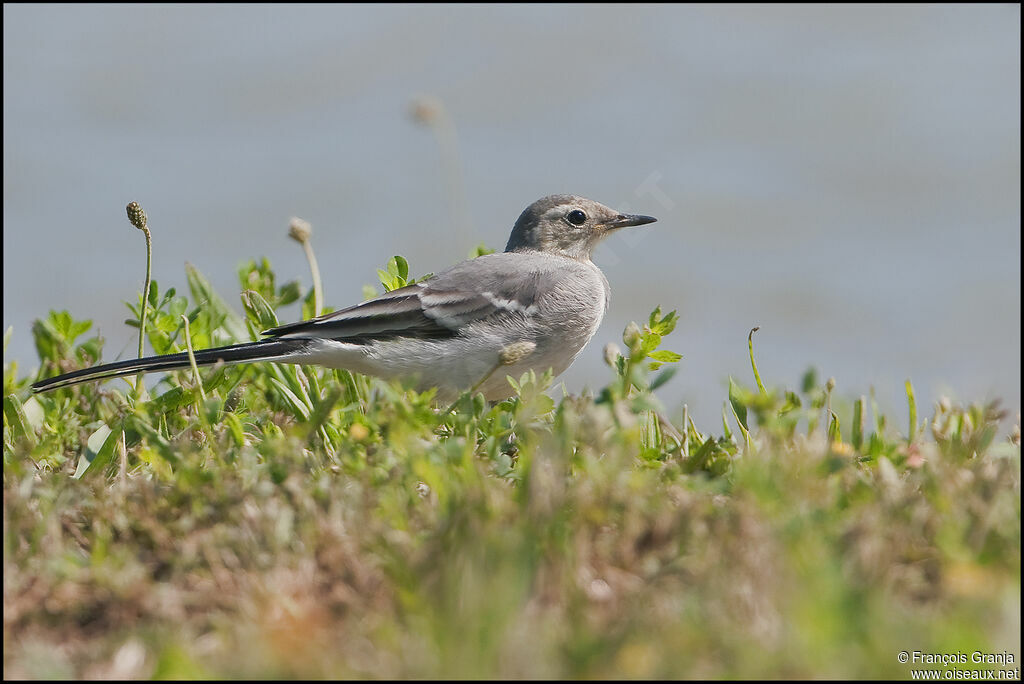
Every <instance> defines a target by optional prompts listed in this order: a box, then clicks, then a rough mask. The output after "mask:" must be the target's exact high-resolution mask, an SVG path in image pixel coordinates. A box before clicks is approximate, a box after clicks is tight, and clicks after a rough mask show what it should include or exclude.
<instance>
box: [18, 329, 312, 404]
mask: <svg viewBox="0 0 1024 684" xmlns="http://www.w3.org/2000/svg"><path fill="white" fill-rule="evenodd" d="M308 344H309V340H305V339H275V340H261V341H259V342H245V343H243V344H232V345H228V346H227V347H217V348H215V349H200V350H198V351H196V352H194V356H195V358H196V365H198V366H209V365H212V364H215V363H217V362H218V361H223V362H224V363H238V362H240V361H275V360H279V359H283V358H285V357H288V356H291V355H293V354H295V353H296V352H301V351H302V349H303V348H304V347H305V346H306V345H308ZM190 365H191V363H190V362H189V359H188V354H187V353H186V352H182V353H180V354H165V355H164V356H147V357H146V358H143V359H127V360H125V361H116V362H114V363H105V364H103V365H102V366H93V367H92V368H83V369H82V370H76V371H72V372H70V373H64V374H63V375H58V376H57V377H54V378H48V379H46V380H40V381H39V382H37V383H35V384H33V385H32V391H33V392H48V391H50V390H55V389H58V388H61V387H69V386H70V385H77V384H78V383H80V382H89V381H90V380H105V379H107V378H119V377H121V376H122V375H134V374H136V373H140V372H148V371H169V370H179V369H181V368H188V367H189V366H190Z"/></svg>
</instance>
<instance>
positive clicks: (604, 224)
mask: <svg viewBox="0 0 1024 684" xmlns="http://www.w3.org/2000/svg"><path fill="white" fill-rule="evenodd" d="M655 220H656V219H654V218H652V217H650V216H638V215H633V214H623V213H620V212H618V211H615V210H614V209H610V208H608V207H606V206H605V205H603V204H601V203H600V202H595V201H594V200H589V199H586V198H584V197H577V196H576V195H549V196H548V197H543V198H541V199H539V200H537V201H536V202H534V203H533V204H531V205H530V206H528V207H527V208H526V209H525V210H524V211H523V213H522V214H520V215H519V219H518V220H517V221H516V224H515V226H513V228H512V234H511V235H510V236H509V238H508V244H507V245H505V251H506V252H523V251H538V252H551V253H556V254H563V255H565V256H568V257H571V258H573V259H589V258H590V255H591V254H592V253H593V251H594V248H595V247H596V246H597V244H598V243H599V242H600V241H601V240H602V239H603V238H604V237H605V236H607V235H608V234H609V233H610V232H612V231H613V230H616V229H618V228H624V227H626V226H639V225H643V224H645V223H652V222H654V221H655Z"/></svg>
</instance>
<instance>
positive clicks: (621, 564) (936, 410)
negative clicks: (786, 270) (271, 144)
mask: <svg viewBox="0 0 1024 684" xmlns="http://www.w3.org/2000/svg"><path fill="white" fill-rule="evenodd" d="M187 276H188V283H189V290H190V293H189V294H190V297H191V299H190V300H189V299H188V298H186V297H185V296H182V295H180V294H178V293H176V292H175V291H174V290H173V289H172V290H167V291H165V292H161V291H160V289H159V286H158V285H157V284H156V283H153V284H152V286H151V287H150V288H149V290H148V292H147V297H146V302H143V301H142V299H141V298H140V299H139V301H138V305H134V304H133V305H129V309H130V310H131V316H132V318H131V319H130V320H129V321H128V323H129V324H130V325H136V326H138V325H139V324H140V321H141V319H142V318H143V316H145V315H147V313H148V319H149V322H148V327H147V329H146V335H147V338H148V340H149V343H150V346H151V347H152V348H153V350H154V351H155V352H156V353H168V352H172V351H182V350H185V349H186V346H187V345H186V340H185V337H184V336H185V334H186V331H185V326H184V325H183V322H182V319H181V317H182V316H185V317H186V318H187V320H188V321H189V326H188V328H189V334H190V342H191V346H192V347H193V348H194V349H200V348H204V347H208V346H213V345H217V344H226V343H230V342H233V341H238V340H245V339H254V338H255V337H256V336H257V333H258V331H259V330H261V329H265V328H268V327H272V326H274V325H276V324H277V323H278V321H277V317H276V314H275V310H276V309H277V308H279V307H280V306H283V305H285V304H288V303H291V302H294V301H297V300H299V299H300V298H301V297H302V290H301V288H300V286H299V285H298V283H296V282H291V283H286V284H284V285H281V286H278V285H277V284H276V282H275V275H274V273H273V271H272V269H271V268H270V265H269V263H268V262H267V261H266V260H262V261H261V262H250V263H248V264H245V265H244V266H243V267H242V268H241V269H240V271H239V280H240V285H241V289H242V298H241V299H242V304H243V308H244V310H245V317H244V318H242V317H239V316H238V315H237V314H235V313H234V312H233V311H232V310H231V309H230V308H229V307H228V306H227V305H226V304H225V303H224V301H223V300H222V299H221V297H220V296H218V295H217V293H215V292H214V291H213V289H212V288H211V287H210V285H209V283H208V282H207V281H206V279H205V278H204V277H203V276H202V275H201V274H200V273H198V272H197V271H196V270H195V269H193V268H189V269H188V272H187ZM381 280H382V283H384V284H385V287H389V288H390V287H397V286H400V285H401V284H404V283H405V282H408V264H407V262H405V260H404V259H401V258H400V257H399V258H396V259H393V260H392V261H391V262H390V263H389V264H388V267H387V269H386V270H383V271H381ZM144 305H145V306H146V308H145V309H144V308H143V307H144ZM313 307H314V299H313V293H312V292H310V293H309V294H308V295H307V296H306V297H305V298H304V300H303V309H304V316H308V315H310V314H311V313H312V309H313ZM674 325H675V316H674V314H667V315H662V314H661V312H660V311H655V312H654V313H653V314H652V315H651V316H650V317H649V318H648V319H647V321H646V322H645V323H644V324H643V325H636V324H633V325H631V326H629V327H627V329H626V331H625V334H624V336H623V349H624V350H625V351H620V350H616V349H613V348H610V349H607V350H606V352H605V356H606V359H607V360H608V362H609V366H610V367H609V371H608V376H607V378H605V379H604V380H603V382H604V386H603V388H602V389H601V390H600V391H599V392H598V393H597V394H596V396H562V395H561V393H559V392H558V391H555V392H554V393H553V394H554V395H555V396H558V398H557V399H552V398H551V396H549V394H548V393H546V390H547V389H548V387H549V385H550V382H551V379H550V378H549V377H535V376H533V377H523V378H516V379H514V384H515V386H516V387H517V393H516V396H515V397H514V398H512V399H510V400H508V401H504V402H501V403H499V404H496V405H493V406H490V405H488V404H487V403H486V402H484V401H483V398H482V396H471V395H469V394H466V395H464V396H463V397H462V398H461V399H459V400H458V401H457V402H456V403H455V404H454V406H453V407H452V410H451V411H450V412H447V413H446V412H443V411H439V410H437V408H436V407H435V405H434V402H433V401H432V393H430V392H427V393H422V394H421V393H417V392H415V391H413V390H411V389H408V388H406V387H403V386H401V385H400V384H389V383H385V382H381V381H378V380H374V379H368V378H365V377H361V376H356V375H353V374H350V373H348V372H345V371H333V370H325V369H321V368H317V367H297V366H281V365H273V364H252V365H245V366H237V367H228V368H213V369H204V370H202V371H200V373H199V375H200V377H201V384H199V383H197V382H196V380H195V377H194V375H193V373H192V372H191V370H189V371H181V372H177V373H172V374H169V375H167V376H165V377H164V379H163V380H162V381H161V382H160V383H159V384H158V385H156V386H155V388H154V389H153V390H152V391H151V393H150V396H146V397H143V398H139V397H136V396H135V395H134V393H133V391H132V387H131V385H129V384H127V383H124V382H122V381H111V382H108V383H105V384H87V385H81V386H77V387H74V388H71V389H66V390H59V391H56V392H53V393H48V394H44V395H37V396H32V395H30V394H29V393H28V390H27V386H28V384H29V383H30V381H31V380H32V379H35V378H36V377H44V376H50V375H52V374H55V373H56V372H58V371H64V370H69V369H72V368H78V367H84V366H88V365H92V364H93V363H96V362H97V361H98V360H99V358H100V355H101V349H102V340H100V339H98V338H95V337H92V338H88V337H86V338H85V339H82V338H83V336H85V335H86V334H87V333H88V331H89V328H90V326H89V322H88V321H78V320H75V319H74V318H73V317H72V316H71V315H69V314H67V313H66V312H51V313H50V314H49V316H47V317H46V318H44V319H41V320H40V321H38V322H37V324H36V325H35V327H34V329H33V335H34V338H35V341H36V348H37V350H38V352H39V357H40V360H41V365H40V368H39V371H38V372H37V373H36V374H35V376H33V378H31V379H30V378H28V377H23V376H21V375H19V372H18V367H17V364H15V363H13V362H11V363H8V362H7V361H6V360H5V365H4V427H3V440H4V476H3V479H4V656H3V660H4V674H5V677H13V678H20V677H27V678H53V677H69V678H70V677H76V678H80V677H85V678H106V677H130V678H135V677H143V678H149V677H152V678H197V677H222V678H250V677H251V678H268V677H270V678H274V677H281V678H298V677H309V678H342V677H346V678H347V677H371V678H390V677H396V678H434V677H437V678H444V677H461V678H466V677H489V678H494V677H502V678H515V677H556V678H569V677H571V678H602V677H615V678H620V677H623V678H646V677H666V678H668V677H671V678H698V677H699V678H757V677H769V678H825V677H856V678H881V677H900V678H906V677H908V676H909V670H910V665H904V664H901V663H900V662H899V661H898V659H897V653H898V652H899V651H903V650H906V651H910V652H913V651H915V650H917V651H922V652H925V653H958V652H962V653H965V654H968V656H970V654H972V653H973V652H975V651H980V652H982V653H1002V652H1004V651H1006V652H1009V653H1010V654H1011V655H1012V656H1013V657H1014V664H1011V665H1007V666H1006V667H1007V668H1012V667H1018V668H1019V662H1020V648H1019V645H1020V608H1019V602H1020V539H1021V528H1020V513H1021V511H1020V446H1019V443H1020V437H1019V426H1018V427H1017V428H1016V431H1015V433H1014V434H1013V435H1009V436H1006V435H999V434H998V429H999V428H998V425H999V420H1000V418H1001V416H1002V414H1001V413H1000V411H999V409H998V407H997V406H995V405H986V406H982V405H971V406H952V405H949V404H948V403H941V404H939V405H936V406H935V407H933V411H932V416H931V417H930V418H927V419H924V420H920V421H919V419H918V418H917V411H918V410H920V409H922V408H923V407H918V406H916V402H915V401H914V399H913V391H912V387H911V386H910V385H909V383H908V385H907V390H908V391H907V394H908V413H909V414H910V415H911V416H914V417H913V418H912V419H911V421H910V422H909V423H907V422H905V421H904V422H903V423H902V425H899V426H897V423H898V422H899V421H896V420H893V419H891V418H889V417H886V416H882V415H880V414H879V413H878V411H877V409H875V408H874V405H873V402H871V401H870V400H869V399H868V398H866V397H860V398H852V399H850V398H841V397H838V396H836V397H833V394H834V393H835V389H834V387H835V383H834V381H829V382H826V383H822V382H820V381H819V380H818V378H817V376H816V375H815V374H814V373H813V372H808V374H807V375H806V376H805V377H804V378H802V379H801V380H800V382H799V383H797V385H796V387H795V388H793V389H787V388H783V387H765V386H764V385H763V384H762V382H761V376H760V373H759V372H758V370H757V366H756V364H755V363H754V349H753V346H751V362H752V370H753V378H754V384H753V386H752V387H748V386H747V385H745V384H743V383H742V382H737V381H730V389H729V393H728V397H727V399H726V401H725V402H724V404H723V422H722V424H721V425H717V426H701V427H700V428H698V426H696V425H694V424H693V422H692V421H689V420H686V421H685V423H686V424H683V422H682V421H663V420H661V419H659V414H660V413H661V409H660V406H659V404H658V401H657V398H656V390H657V388H658V387H659V386H660V385H662V384H664V383H665V382H669V381H670V380H671V377H672V373H673V372H674V367H673V366H672V365H671V364H672V363H673V362H674V361H676V360H678V358H679V357H678V355H677V354H674V353H673V352H670V351H667V350H665V349H662V347H661V345H662V343H663V342H664V340H665V338H666V337H667V336H669V335H670V334H671V332H672V328H673V327H674ZM9 334H10V333H9V332H8V335H9ZM662 366H663V367H662ZM840 406H841V407H844V408H842V409H838V408H837V409H836V410H833V408H834V407H840ZM846 407H849V409H848V410H847V409H846ZM922 414H923V411H922ZM939 667H940V669H942V667H941V666H939ZM958 667H960V668H966V667H972V666H970V665H966V666H965V665H959V666H958ZM975 667H981V666H975ZM987 667H999V666H991V665H989V666H987ZM1017 676H1019V669H1018V670H1017Z"/></svg>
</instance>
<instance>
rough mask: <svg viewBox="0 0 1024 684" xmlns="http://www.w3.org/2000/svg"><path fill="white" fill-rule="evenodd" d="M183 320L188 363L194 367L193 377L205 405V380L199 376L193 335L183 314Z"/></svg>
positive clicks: (186, 317)
mask: <svg viewBox="0 0 1024 684" xmlns="http://www.w3.org/2000/svg"><path fill="white" fill-rule="evenodd" d="M181 320H182V321H184V322H185V348H186V349H188V362H189V364H191V366H192V375H193V377H194V378H195V380H196V385H198V386H199V396H200V397H202V399H203V403H204V404H205V403H206V391H205V390H203V379H202V378H201V377H200V376H199V366H198V365H196V355H195V353H194V352H193V351H192V334H191V333H190V332H189V329H188V316H186V315H185V314H182V315H181Z"/></svg>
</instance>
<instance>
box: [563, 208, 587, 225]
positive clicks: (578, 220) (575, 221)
mask: <svg viewBox="0 0 1024 684" xmlns="http://www.w3.org/2000/svg"><path fill="white" fill-rule="evenodd" d="M565 218H567V219H568V220H569V223H571V224H572V225H574V226H582V225H583V224H584V223H586V222H587V215H586V214H584V213H583V212H582V211H580V210H579V209H573V210H572V211H570V212H569V213H568V215H567V216H566V217H565Z"/></svg>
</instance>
